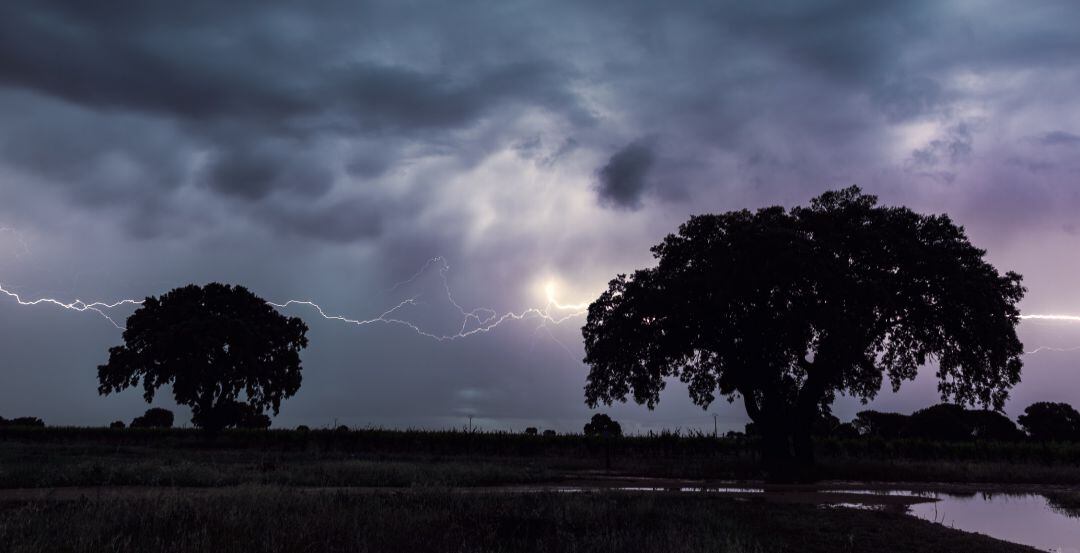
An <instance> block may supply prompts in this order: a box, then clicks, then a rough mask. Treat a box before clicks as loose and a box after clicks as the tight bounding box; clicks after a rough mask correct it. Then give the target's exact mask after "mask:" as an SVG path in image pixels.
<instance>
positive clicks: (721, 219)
mask: <svg viewBox="0 0 1080 553" xmlns="http://www.w3.org/2000/svg"><path fill="white" fill-rule="evenodd" d="M652 252H653V254H654V257H655V258H656V260H657V264H656V266H655V267H651V268H646V269H641V270H638V271H635V272H634V273H633V274H632V275H629V276H628V275H618V276H617V277H616V278H615V279H614V280H612V281H611V282H610V283H609V285H608V289H607V291H605V292H604V293H603V294H602V295H601V296H600V298H599V299H597V300H596V301H595V302H593V303H592V304H591V305H590V307H589V314H588V320H587V322H586V324H585V326H584V328H583V330H582V332H583V335H584V338H585V351H586V356H585V362H586V363H587V364H588V365H589V366H590V372H589V376H588V382H587V385H586V387H585V396H586V402H587V403H588V404H589V405H590V406H595V405H597V404H599V403H607V404H610V403H612V402H613V401H625V400H626V398H627V397H633V398H634V399H635V400H636V401H637V402H639V403H643V404H645V405H647V406H649V407H650V408H651V407H653V406H654V405H655V404H656V402H657V401H658V400H659V394H660V391H661V390H663V389H664V386H665V380H666V379H668V378H678V379H680V380H682V381H683V382H685V383H686V384H687V385H688V387H689V392H690V398H691V399H692V400H693V401H694V402H695V403H697V404H698V405H701V406H702V407H706V406H708V405H709V404H710V403H711V402H712V401H714V399H715V398H716V397H717V395H720V396H722V397H725V398H727V399H728V400H732V401H733V400H735V399H737V398H741V399H742V401H743V404H744V405H745V408H746V411H747V413H748V415H749V416H750V418H751V419H752V420H753V421H754V422H755V423H757V424H758V425H760V426H761V431H762V434H763V436H765V438H766V442H767V445H766V449H767V450H768V451H767V453H768V452H771V453H770V454H769V455H770V456H771V457H782V456H784V455H785V451H787V448H788V445H786V444H789V443H792V445H793V447H794V449H795V451H796V452H797V453H798V452H801V453H800V456H803V457H806V456H808V455H809V454H810V448H809V443H808V439H809V438H808V437H809V434H810V428H809V426H810V425H811V424H812V423H813V421H814V420H815V419H816V417H817V414H818V413H820V412H823V411H827V407H828V405H829V404H831V402H832V401H833V400H834V398H835V396H836V394H837V393H843V394H846V395H850V396H854V397H856V398H859V399H862V400H864V401H866V400H869V399H871V398H873V397H874V396H875V395H876V394H877V393H878V391H879V390H880V389H881V387H882V385H883V383H884V381H885V379H888V381H889V383H890V384H891V386H892V388H893V389H894V390H895V389H898V388H899V387H900V385H901V383H902V382H903V381H905V380H911V379H913V378H914V377H915V375H916V372H917V371H918V369H919V367H921V366H923V365H926V364H928V363H934V364H935V365H936V370H937V377H938V389H939V391H940V393H941V396H942V398H943V399H951V400H953V401H955V402H957V403H961V404H981V405H984V406H989V407H991V408H997V409H1000V408H1001V406H1002V405H1003V403H1004V401H1005V399H1006V398H1007V397H1008V391H1009V389H1010V388H1011V387H1012V386H1013V385H1015V384H1016V383H1017V382H1018V381H1019V379H1020V369H1021V361H1020V356H1021V354H1022V353H1023V346H1022V344H1021V343H1020V341H1019V339H1018V338H1017V336H1016V332H1015V327H1016V325H1017V324H1018V322H1019V311H1018V309H1017V307H1016V304H1017V302H1018V301H1019V300H1020V299H1021V298H1022V297H1023V295H1024V291H1025V290H1024V288H1023V287H1022V286H1021V284H1020V282H1021V277H1020V275H1018V274H1016V273H1013V272H1007V273H1005V274H1004V275H1002V274H1000V273H999V272H998V271H997V270H996V269H995V268H994V267H993V266H991V265H990V264H989V263H988V262H986V261H985V259H984V256H985V253H986V252H985V251H984V250H981V249H979V248H977V247H975V246H974V245H972V244H971V243H970V241H969V240H968V238H967V236H966V234H965V232H964V229H963V228H962V227H959V226H957V225H956V224H954V223H953V222H952V220H951V219H950V218H949V217H948V216H947V215H921V214H918V213H915V212H913V211H912V210H910V209H908V208H904V207H885V206H880V205H878V203H877V198H876V197H875V196H871V195H867V194H863V193H862V191H861V190H860V189H859V188H858V187H850V188H846V189H843V190H838V191H830V192H826V193H824V194H822V195H821V196H819V197H817V198H814V199H813V200H812V201H811V202H810V205H809V206H806V207H795V208H793V209H790V210H787V209H785V208H783V207H779V206H775V207H767V208H763V209H759V210H758V211H756V212H751V211H748V210H741V211H732V212H728V213H723V214H710V215H698V216H694V217H691V218H690V220H689V221H687V222H686V223H684V224H683V225H682V226H680V227H679V231H678V233H677V234H671V235H668V236H667V237H666V238H665V239H664V240H663V242H661V243H660V244H658V245H656V246H654V247H653V248H652ZM789 439H791V440H793V442H788V440H789Z"/></svg>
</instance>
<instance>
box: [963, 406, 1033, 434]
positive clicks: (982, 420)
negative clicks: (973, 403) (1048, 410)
mask: <svg viewBox="0 0 1080 553" xmlns="http://www.w3.org/2000/svg"><path fill="white" fill-rule="evenodd" d="M965 415H966V417H967V420H968V424H969V425H970V426H971V436H972V437H973V438H975V439H977V440H999V441H1015V440H1020V439H1023V438H1024V433H1023V432H1021V431H1020V429H1019V428H1017V427H1016V423H1014V422H1013V421H1012V420H1011V419H1009V417H1006V416H1005V415H1002V414H1001V413H998V412H997V411H990V410H988V409H968V410H967V412H966V413H965Z"/></svg>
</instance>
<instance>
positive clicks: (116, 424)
mask: <svg viewBox="0 0 1080 553" xmlns="http://www.w3.org/2000/svg"><path fill="white" fill-rule="evenodd" d="M109 428H116V429H122V428H127V425H126V424H124V421H113V422H111V423H109Z"/></svg>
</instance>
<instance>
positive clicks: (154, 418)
mask: <svg viewBox="0 0 1080 553" xmlns="http://www.w3.org/2000/svg"><path fill="white" fill-rule="evenodd" d="M173 420H174V417H173V412H172V411H170V410H168V409H162V408H161V407H151V408H150V409H147V410H146V413H144V414H143V415H142V416H141V417H135V420H133V421H131V427H132V428H172V425H173Z"/></svg>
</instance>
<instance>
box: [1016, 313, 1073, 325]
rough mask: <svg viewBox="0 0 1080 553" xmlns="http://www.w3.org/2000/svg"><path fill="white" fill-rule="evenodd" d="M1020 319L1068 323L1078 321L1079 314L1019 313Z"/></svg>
mask: <svg viewBox="0 0 1080 553" xmlns="http://www.w3.org/2000/svg"><path fill="white" fill-rule="evenodd" d="M1020 318H1021V319H1024V320H1029V321H1061V322H1069V323H1080V315H1055V314H1049V313H1048V314H1045V315H1020Z"/></svg>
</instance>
